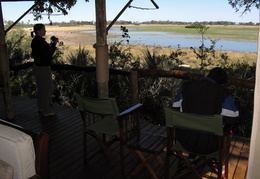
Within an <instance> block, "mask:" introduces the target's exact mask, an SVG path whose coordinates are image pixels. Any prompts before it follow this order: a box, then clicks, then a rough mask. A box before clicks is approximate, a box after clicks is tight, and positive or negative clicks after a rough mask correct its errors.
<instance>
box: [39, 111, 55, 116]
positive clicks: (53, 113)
mask: <svg viewBox="0 0 260 179" xmlns="http://www.w3.org/2000/svg"><path fill="white" fill-rule="evenodd" d="M42 116H43V117H50V116H56V112H50V113H42Z"/></svg>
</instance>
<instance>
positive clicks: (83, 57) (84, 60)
mask: <svg viewBox="0 0 260 179" xmlns="http://www.w3.org/2000/svg"><path fill="white" fill-rule="evenodd" d="M67 61H68V62H69V64H71V65H75V66H94V65H95V64H96V62H95V60H94V58H93V57H92V56H91V55H90V53H89V50H86V49H84V48H82V47H81V46H79V49H78V50H77V51H76V52H75V53H70V54H69V55H68V57H67Z"/></svg>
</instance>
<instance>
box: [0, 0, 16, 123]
mask: <svg viewBox="0 0 260 179" xmlns="http://www.w3.org/2000/svg"><path fill="white" fill-rule="evenodd" d="M0 72H1V73H0V83H2V84H1V85H2V87H3V95H4V104H5V114H6V118H7V119H9V120H11V119H13V118H14V115H13V111H12V94H11V86H10V80H9V75H10V69H9V61H8V56H7V46H6V42H5V31H4V22H3V13H2V3H1V1H0Z"/></svg>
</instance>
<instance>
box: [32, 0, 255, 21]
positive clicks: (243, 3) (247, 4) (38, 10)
mask: <svg viewBox="0 0 260 179" xmlns="http://www.w3.org/2000/svg"><path fill="white" fill-rule="evenodd" d="M34 1H35V3H37V5H36V6H35V7H34V8H33V11H32V13H33V15H34V17H35V20H39V19H42V13H43V12H45V13H47V15H48V18H49V19H50V15H51V14H53V13H55V12H61V13H62V14H63V15H67V14H68V12H67V10H70V8H72V7H73V6H74V5H75V4H76V2H77V0H34ZM85 1H86V2H89V0H85ZM228 3H229V4H230V5H231V6H232V8H234V9H235V11H236V12H238V11H239V10H241V9H242V14H244V13H246V12H250V11H251V9H252V8H257V9H259V0H228Z"/></svg>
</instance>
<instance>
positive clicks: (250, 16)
mask: <svg viewBox="0 0 260 179" xmlns="http://www.w3.org/2000/svg"><path fill="white" fill-rule="evenodd" d="M89 1H90V2H88V3H86V2H85V0H78V2H77V3H76V5H75V6H74V7H72V8H71V10H69V14H68V15H66V16H63V15H54V16H51V20H52V21H53V22H69V21H70V20H77V21H95V19H96V17H95V0H89ZM154 1H155V2H156V3H157V5H158V6H159V9H158V10H139V9H135V8H127V9H126V11H125V12H124V13H123V14H122V15H121V17H120V18H119V20H127V21H132V22H143V21H150V20H169V21H183V22H196V21H199V22H200V21H231V22H255V23H258V22H259V10H257V9H252V11H251V12H248V13H247V14H244V15H243V16H241V13H240V12H235V10H234V9H232V7H231V6H230V5H229V4H228V0H199V1H194V0H183V1H180V0H154ZM106 2H107V20H113V19H114V18H115V17H116V15H117V14H118V12H120V11H121V9H122V8H123V7H124V6H125V4H126V3H127V2H128V0H107V1H106ZM32 5H33V2H28V1H27V2H2V11H3V18H4V20H12V21H15V20H17V19H18V18H19V17H20V16H21V15H22V14H23V13H24V12H25V11H27V10H28V9H29V8H30V7H31V6H32ZM131 5H132V6H138V7H145V8H152V7H154V6H153V4H152V3H151V2H150V0H134V1H133V2H132V4H131ZM21 21H23V22H24V23H27V22H30V23H48V22H49V20H48V18H47V16H46V15H43V20H39V21H34V20H33V16H32V15H31V14H28V15H26V16H25V17H24V18H23V19H22V20H21Z"/></svg>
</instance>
